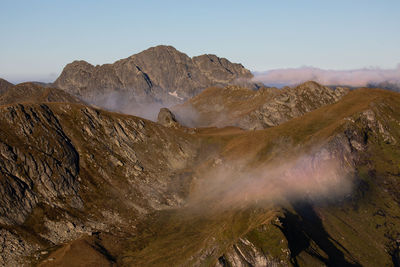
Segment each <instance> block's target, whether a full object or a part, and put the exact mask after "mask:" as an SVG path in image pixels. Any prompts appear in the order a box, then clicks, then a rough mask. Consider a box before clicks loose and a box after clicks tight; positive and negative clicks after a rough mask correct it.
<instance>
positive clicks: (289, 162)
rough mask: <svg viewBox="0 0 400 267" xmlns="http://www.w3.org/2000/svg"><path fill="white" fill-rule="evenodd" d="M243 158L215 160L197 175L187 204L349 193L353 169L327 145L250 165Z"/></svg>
mask: <svg viewBox="0 0 400 267" xmlns="http://www.w3.org/2000/svg"><path fill="white" fill-rule="evenodd" d="M249 166H251V164H249V162H246V161H245V160H242V161H238V162H229V161H228V162H224V161H222V160H216V162H215V164H214V166H213V167H212V168H209V169H208V170H207V171H206V172H205V173H203V174H202V175H200V176H199V179H197V181H198V182H197V185H196V186H195V188H194V190H193V193H192V195H191V199H190V200H189V207H190V206H191V207H194V208H200V209H207V210H209V211H212V210H214V211H218V210H228V209H229V210H231V209H236V208H243V207H246V206H248V205H255V204H256V205H257V204H259V205H265V204H279V203H281V202H282V201H283V202H286V201H296V200H304V199H307V200H311V201H319V200H324V199H337V198H341V197H343V196H345V195H347V194H349V193H350V192H351V190H352V187H353V182H354V180H353V179H352V177H354V176H353V174H354V170H353V167H352V166H350V165H349V164H348V163H346V162H344V161H343V159H340V158H337V157H336V156H334V155H332V153H330V152H329V151H328V150H327V149H322V150H320V151H317V152H316V153H313V154H303V155H299V156H297V157H293V158H291V159H288V158H286V159H285V160H280V161H279V162H276V161H274V162H271V163H269V164H263V165H262V166H258V167H249Z"/></svg>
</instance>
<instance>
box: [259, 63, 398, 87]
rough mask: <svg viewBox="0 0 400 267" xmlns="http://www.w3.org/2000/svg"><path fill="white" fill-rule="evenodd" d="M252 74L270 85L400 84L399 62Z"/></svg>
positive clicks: (301, 68) (292, 69)
mask: <svg viewBox="0 0 400 267" xmlns="http://www.w3.org/2000/svg"><path fill="white" fill-rule="evenodd" d="M254 76H255V77H254V80H255V81H258V82H262V83H264V84H265V85H270V86H285V85H295V84H299V83H302V82H305V81H310V80H313V81H316V82H318V83H321V84H324V85H347V86H354V87H362V86H368V85H371V84H379V83H384V82H389V83H393V84H400V64H399V65H397V67H396V68H394V69H380V68H364V69H355V70H324V69H319V68H314V67H300V68H288V69H276V70H270V71H266V72H255V73H254Z"/></svg>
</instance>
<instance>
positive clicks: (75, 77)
mask: <svg viewBox="0 0 400 267" xmlns="http://www.w3.org/2000/svg"><path fill="white" fill-rule="evenodd" d="M252 77H253V75H252V74H251V73H250V71H249V70H247V69H245V68H244V67H243V66H242V65H241V64H236V63H231V62H230V61H228V60H227V59H225V58H219V57H217V56H215V55H201V56H197V57H193V58H190V57H189V56H187V55H186V54H184V53H181V52H179V51H178V50H176V49H175V48H174V47H172V46H156V47H152V48H149V49H147V50H145V51H143V52H140V53H138V54H135V55H132V56H130V57H128V58H125V59H121V60H118V61H116V62H114V63H113V64H104V65H101V66H99V65H97V66H93V65H91V64H89V63H88V62H85V61H74V62H72V63H70V64H68V65H66V66H65V68H64V70H63V71H62V73H61V75H60V76H59V77H58V78H57V80H56V81H55V82H54V86H55V87H57V88H60V89H63V90H65V91H67V92H69V93H71V94H73V95H75V96H78V97H80V98H81V99H83V100H85V101H87V102H90V103H94V104H96V105H98V106H102V107H106V108H108V109H112V110H118V111H122V112H124V113H129V114H135V115H148V114H147V113H143V114H141V113H140V110H143V109H145V108H146V106H148V105H150V104H151V105H153V106H155V109H156V110H158V109H159V108H160V107H162V106H170V105H173V104H176V103H182V102H183V101H185V100H187V99H189V98H190V97H193V96H195V95H197V94H198V93H200V92H201V91H202V90H203V89H205V88H207V87H210V86H226V85H228V84H235V83H238V84H244V85H247V86H249V87H255V86H256V85H255V84H253V83H251V82H249V81H248V80H249V79H251V78H252ZM155 115H157V114H151V116H152V117H154V118H155ZM147 117H149V115H148V116H147Z"/></svg>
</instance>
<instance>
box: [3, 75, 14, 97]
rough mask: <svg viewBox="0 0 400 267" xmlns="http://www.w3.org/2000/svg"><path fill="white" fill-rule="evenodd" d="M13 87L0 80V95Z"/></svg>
mask: <svg viewBox="0 0 400 267" xmlns="http://www.w3.org/2000/svg"><path fill="white" fill-rule="evenodd" d="M13 86H14V85H13V84H12V83H10V82H8V81H6V80H4V79H1V78H0V94H2V93H4V92H5V91H7V90H8V88H11V87H13Z"/></svg>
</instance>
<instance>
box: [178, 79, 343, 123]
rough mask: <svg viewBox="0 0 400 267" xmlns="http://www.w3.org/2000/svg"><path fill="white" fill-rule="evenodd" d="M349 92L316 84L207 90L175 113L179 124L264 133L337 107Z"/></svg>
mask: <svg viewBox="0 0 400 267" xmlns="http://www.w3.org/2000/svg"><path fill="white" fill-rule="evenodd" d="M348 92H349V89H347V88H342V87H337V88H335V89H332V88H329V87H326V86H322V85H320V84H318V83H316V82H306V83H303V84H301V85H299V86H297V87H293V88H289V87H287V88H284V89H277V88H260V89H259V90H257V91H252V90H249V89H246V88H242V87H238V86H228V87H225V88H223V89H219V88H209V89H206V90H205V91H203V92H202V93H201V94H199V95H197V96H195V97H194V98H192V99H190V100H189V101H187V102H186V103H185V104H183V105H179V106H176V107H173V108H172V110H173V112H174V113H175V114H176V116H177V119H178V121H180V122H182V123H183V124H186V125H188V126H192V127H212V126H216V127H225V126H237V127H241V128H243V129H264V128H268V127H272V126H276V125H279V124H282V123H284V122H286V121H288V120H290V119H293V118H296V117H299V116H302V115H304V114H306V113H308V112H310V111H312V110H315V109H317V108H320V107H322V106H325V105H328V104H332V103H335V102H337V101H338V100H339V99H340V98H341V97H343V96H344V95H346V94H347V93H348Z"/></svg>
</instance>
